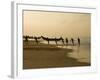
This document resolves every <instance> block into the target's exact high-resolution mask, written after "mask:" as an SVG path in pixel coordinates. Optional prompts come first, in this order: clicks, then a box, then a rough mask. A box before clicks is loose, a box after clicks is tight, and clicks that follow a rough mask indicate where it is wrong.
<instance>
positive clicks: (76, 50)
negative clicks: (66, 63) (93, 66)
mask: <svg viewBox="0 0 100 80" xmlns="http://www.w3.org/2000/svg"><path fill="white" fill-rule="evenodd" d="M68 48H70V49H73V52H71V53H68V56H69V57H73V58H76V59H77V60H78V61H80V62H88V63H91V49H90V45H80V46H68Z"/></svg>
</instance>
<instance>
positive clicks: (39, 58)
mask: <svg viewBox="0 0 100 80" xmlns="http://www.w3.org/2000/svg"><path fill="white" fill-rule="evenodd" d="M72 52H74V49H69V48H61V47H60V48H59V47H57V46H55V45H48V44H45V45H44V44H38V45H37V44H34V45H33V44H32V45H27V44H25V45H24V48H23V69H36V68H37V69H38V68H57V67H75V66H76V67H77V66H90V63H89V62H84V61H83V62H82V61H79V60H78V59H77V58H75V57H73V56H70V55H69V54H72Z"/></svg>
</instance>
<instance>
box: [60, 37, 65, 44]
mask: <svg viewBox="0 0 100 80" xmlns="http://www.w3.org/2000/svg"><path fill="white" fill-rule="evenodd" d="M60 39H61V40H62V43H63V45H64V39H63V38H62V37H60Z"/></svg>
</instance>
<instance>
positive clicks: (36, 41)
mask: <svg viewBox="0 0 100 80" xmlns="http://www.w3.org/2000/svg"><path fill="white" fill-rule="evenodd" d="M34 39H35V41H36V43H37V44H38V39H37V37H36V36H34Z"/></svg>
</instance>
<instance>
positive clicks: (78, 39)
mask: <svg viewBox="0 0 100 80" xmlns="http://www.w3.org/2000/svg"><path fill="white" fill-rule="evenodd" d="M77 41H78V45H79V46H80V38H79V37H78V38H77Z"/></svg>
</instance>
